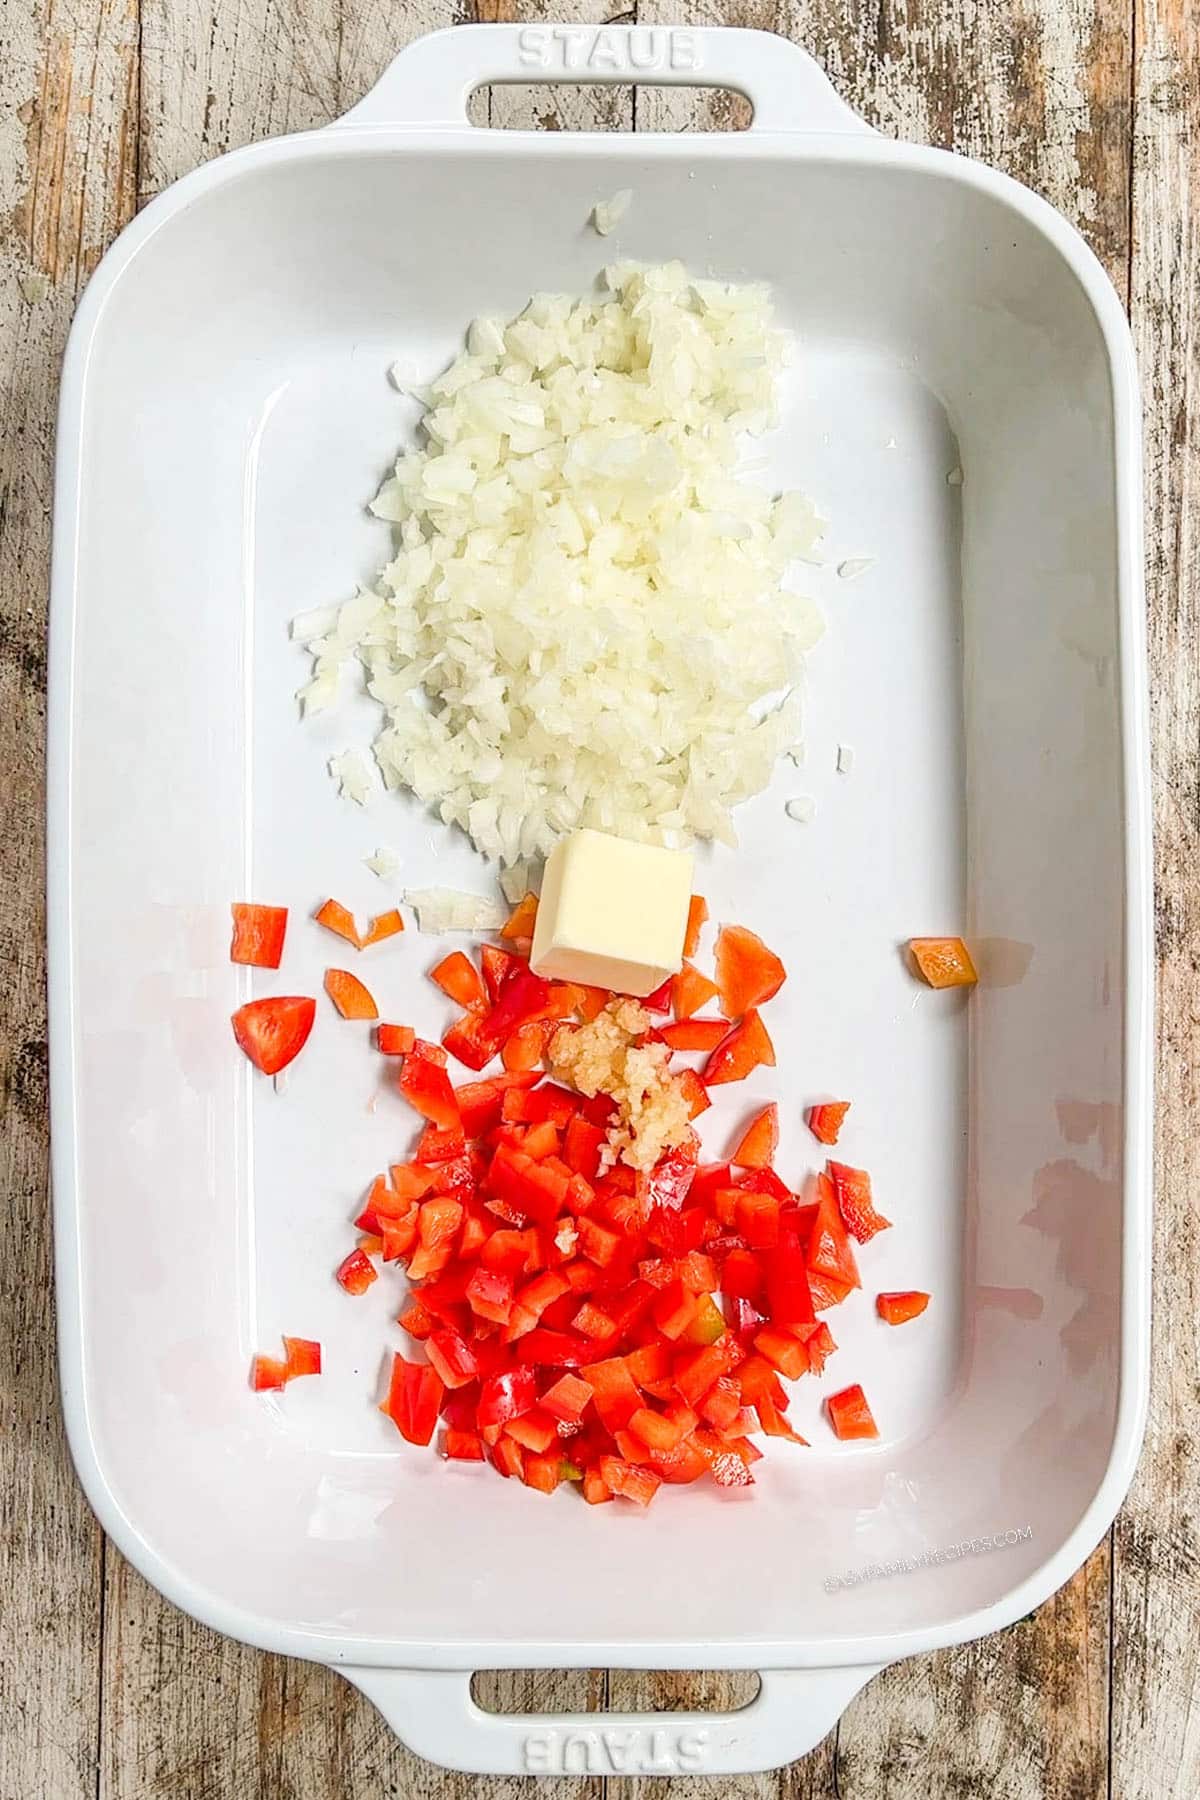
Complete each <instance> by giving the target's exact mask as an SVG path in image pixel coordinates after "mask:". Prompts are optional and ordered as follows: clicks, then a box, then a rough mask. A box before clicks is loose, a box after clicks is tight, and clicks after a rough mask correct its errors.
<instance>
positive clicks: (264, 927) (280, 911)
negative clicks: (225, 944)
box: [229, 900, 288, 969]
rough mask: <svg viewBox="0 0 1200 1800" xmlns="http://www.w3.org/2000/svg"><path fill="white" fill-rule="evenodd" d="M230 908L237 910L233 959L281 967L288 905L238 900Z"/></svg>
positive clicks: (255, 966) (256, 966) (258, 966)
mask: <svg viewBox="0 0 1200 1800" xmlns="http://www.w3.org/2000/svg"><path fill="white" fill-rule="evenodd" d="M229 910H230V911H231V912H232V914H233V941H232V942H231V944H230V946H229V960H230V962H235V963H246V964H248V965H249V966H250V967H251V968H253V969H277V968H278V967H279V965H280V963H281V962H282V960H283V940H284V935H285V933H286V932H287V921H288V914H287V907H286V906H255V905H253V904H251V902H250V901H246V900H235V901H234V903H233V905H232V906H231V907H230V909H229Z"/></svg>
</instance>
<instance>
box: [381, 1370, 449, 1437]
mask: <svg viewBox="0 0 1200 1800" xmlns="http://www.w3.org/2000/svg"><path fill="white" fill-rule="evenodd" d="M445 1391H446V1390H445V1387H444V1386H443V1384H442V1379H441V1377H440V1376H439V1374H438V1372H437V1370H436V1369H434V1368H431V1367H430V1366H429V1364H428V1363H414V1362H409V1361H408V1360H407V1358H405V1357H403V1356H401V1355H400V1353H399V1351H397V1352H396V1354H395V1356H394V1357H393V1358H392V1377H391V1382H390V1384H389V1386H388V1397H387V1402H386V1406H385V1411H386V1412H387V1413H388V1415H389V1416H390V1418H391V1420H392V1423H393V1424H394V1425H395V1427H396V1430H397V1431H398V1432H399V1433H400V1436H401V1437H402V1438H405V1439H406V1440H407V1441H408V1442H409V1443H410V1444H428V1443H429V1442H430V1440H431V1439H432V1437H433V1434H434V1430H435V1429H436V1426H437V1422H438V1413H439V1411H440V1409H441V1404H442V1397H443V1395H444V1393H445Z"/></svg>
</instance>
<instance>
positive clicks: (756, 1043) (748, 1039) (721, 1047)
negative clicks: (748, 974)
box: [703, 1011, 775, 1087]
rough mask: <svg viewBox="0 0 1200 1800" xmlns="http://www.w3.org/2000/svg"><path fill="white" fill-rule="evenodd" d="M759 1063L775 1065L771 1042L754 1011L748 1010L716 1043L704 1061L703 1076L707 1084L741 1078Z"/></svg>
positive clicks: (711, 1085)
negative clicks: (739, 1022)
mask: <svg viewBox="0 0 1200 1800" xmlns="http://www.w3.org/2000/svg"><path fill="white" fill-rule="evenodd" d="M761 1063H766V1065H767V1067H768V1068H771V1069H773V1068H774V1067H775V1046H774V1045H773V1044H772V1042H771V1039H770V1036H769V1034H768V1032H767V1028H766V1026H765V1025H764V1024H763V1022H762V1020H761V1019H760V1018H759V1016H758V1014H757V1013H756V1012H754V1011H750V1012H748V1013H747V1014H746V1016H745V1018H744V1019H743V1020H742V1022H741V1024H740V1025H735V1026H734V1028H733V1030H732V1031H731V1032H729V1033H728V1035H727V1036H726V1037H725V1038H724V1039H723V1040H722V1041H721V1043H719V1044H718V1045H717V1047H716V1049H715V1050H714V1051H713V1053H712V1055H711V1056H710V1057H709V1059H708V1061H707V1062H706V1063H705V1065H704V1069H703V1080H704V1083H705V1085H706V1086H707V1087H715V1086H716V1085H717V1083H718V1082H722V1081H743V1080H744V1079H745V1078H746V1076H747V1075H749V1073H750V1071H751V1070H752V1069H757V1068H758V1067H759V1065H760V1064H761Z"/></svg>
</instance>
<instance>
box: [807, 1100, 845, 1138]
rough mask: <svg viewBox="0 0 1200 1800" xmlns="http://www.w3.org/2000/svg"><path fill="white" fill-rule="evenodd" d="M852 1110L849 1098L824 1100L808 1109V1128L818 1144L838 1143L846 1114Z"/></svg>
mask: <svg viewBox="0 0 1200 1800" xmlns="http://www.w3.org/2000/svg"><path fill="white" fill-rule="evenodd" d="M849 1111H850V1102H849V1101H848V1100H822V1102H821V1103H820V1105H819V1106H810V1107H809V1109H808V1129H809V1130H810V1131H811V1132H812V1134H813V1136H814V1137H815V1138H816V1140H817V1142H818V1144H836V1143H837V1141H838V1133H839V1132H840V1131H841V1129H842V1123H843V1121H844V1119H845V1117H846V1114H847V1113H848V1112H849Z"/></svg>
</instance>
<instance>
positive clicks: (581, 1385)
mask: <svg viewBox="0 0 1200 1800" xmlns="http://www.w3.org/2000/svg"><path fill="white" fill-rule="evenodd" d="M591 1398H592V1390H591V1388H590V1386H589V1385H588V1383H587V1382H586V1381H581V1380H580V1379H579V1376H578V1375H560V1376H559V1378H558V1380H557V1381H556V1382H554V1384H553V1385H552V1386H551V1387H548V1388H547V1389H546V1392H545V1393H544V1394H543V1395H542V1405H543V1406H544V1407H545V1409H546V1411H547V1412H548V1413H550V1414H552V1416H553V1417H554V1418H556V1419H562V1420H563V1422H564V1423H565V1424H568V1425H574V1424H576V1423H577V1422H578V1421H579V1420H580V1419H582V1417H583V1415H584V1412H585V1411H586V1409H587V1407H588V1406H589V1404H590V1403H591Z"/></svg>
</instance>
